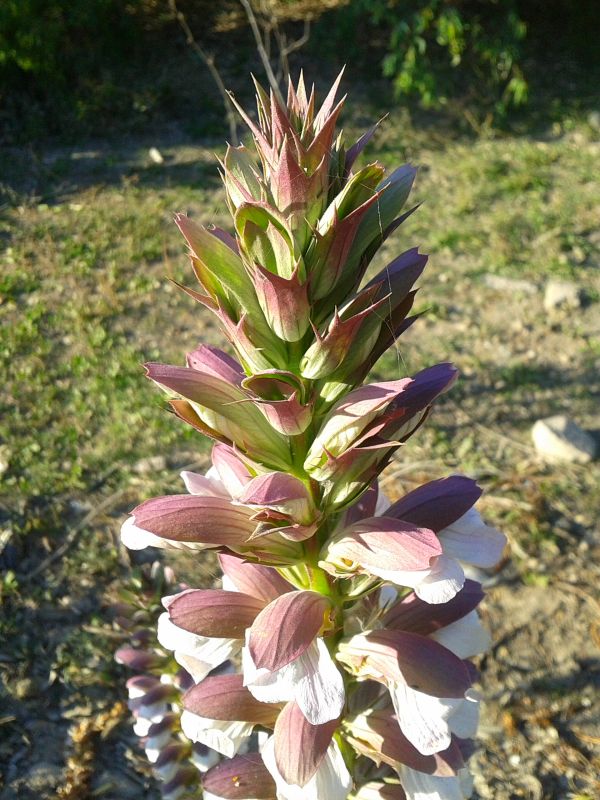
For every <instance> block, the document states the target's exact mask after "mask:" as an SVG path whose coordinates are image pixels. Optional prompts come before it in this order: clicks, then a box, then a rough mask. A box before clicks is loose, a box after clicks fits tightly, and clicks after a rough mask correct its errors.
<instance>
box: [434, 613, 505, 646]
mask: <svg viewBox="0 0 600 800" xmlns="http://www.w3.org/2000/svg"><path fill="white" fill-rule="evenodd" d="M431 638H432V639H435V640H436V642H439V643H440V644H442V645H444V647H446V648H447V649H448V650H450V651H451V652H452V653H454V655H455V656H458V657H459V658H471V657H472V656H477V655H480V654H481V653H485V652H486V651H487V650H488V649H489V647H490V645H491V643H492V638H491V636H490V635H489V633H488V632H487V631H486V629H485V628H484V627H483V625H482V624H481V620H480V619H479V614H478V613H477V611H475V610H473V611H471V612H469V613H468V614H466V615H465V616H464V617H462V618H461V619H457V620H456V622H452V623H450V625H446V627H445V628H440V629H439V630H437V631H434V633H432V634H431Z"/></svg>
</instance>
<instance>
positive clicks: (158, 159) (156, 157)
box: [148, 147, 165, 164]
mask: <svg viewBox="0 0 600 800" xmlns="http://www.w3.org/2000/svg"><path fill="white" fill-rule="evenodd" d="M148 155H149V156H150V160H151V161H153V162H154V163H155V164H164V163H165V157H164V156H163V154H162V153H161V152H160V150H159V149H158V147H151V148H150V149H149V150H148Z"/></svg>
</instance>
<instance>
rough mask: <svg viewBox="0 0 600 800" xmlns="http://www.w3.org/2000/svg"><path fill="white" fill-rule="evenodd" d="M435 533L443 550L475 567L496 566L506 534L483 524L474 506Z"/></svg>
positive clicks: (504, 543) (504, 544) (500, 556)
mask: <svg viewBox="0 0 600 800" xmlns="http://www.w3.org/2000/svg"><path fill="white" fill-rule="evenodd" d="M438 535H439V539H440V542H441V544H442V547H443V548H444V553H447V554H448V555H449V556H453V557H454V558H458V559H459V560H460V561H465V562H466V563H467V564H473V565H474V566H476V567H493V566H495V565H496V564H497V563H498V561H500V559H501V558H502V551H503V550H504V547H505V546H506V536H505V535H504V534H503V533H501V532H500V531H499V530H497V529H496V528H492V527H490V526H489V525H486V524H485V522H484V521H483V519H482V518H481V515H480V513H479V511H477V510H476V509H475V508H470V509H469V510H468V511H467V513H466V514H463V516H462V517H460V519H457V520H456V522H453V523H452V525H449V526H448V527H447V528H444V529H443V530H441V531H440V532H439V534H438Z"/></svg>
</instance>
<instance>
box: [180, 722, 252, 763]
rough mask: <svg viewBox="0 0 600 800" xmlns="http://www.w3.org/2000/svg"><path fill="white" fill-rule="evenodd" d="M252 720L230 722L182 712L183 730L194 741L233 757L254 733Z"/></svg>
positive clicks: (227, 756)
mask: <svg viewBox="0 0 600 800" xmlns="http://www.w3.org/2000/svg"><path fill="white" fill-rule="evenodd" d="M253 727H254V723H252V722H230V721H228V720H220V719H218V720H215V719H208V718H207V717H200V716H199V715H198V714H193V713H192V712H191V711H185V710H184V711H183V712H182V713H181V730H182V731H183V732H184V734H185V735H186V736H187V738H188V739H190V740H191V741H192V742H200V743H201V744H205V745H206V746H207V747H210V748H211V749H212V750H216V751H217V752H218V753H221V754H222V755H224V756H226V758H233V756H234V755H236V753H237V752H238V750H239V749H240V747H241V746H242V744H243V742H244V741H245V740H246V739H247V738H248V736H250V735H251V733H252V728H253Z"/></svg>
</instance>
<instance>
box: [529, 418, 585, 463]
mask: <svg viewBox="0 0 600 800" xmlns="http://www.w3.org/2000/svg"><path fill="white" fill-rule="evenodd" d="M531 438H532V439H533V444H534V445H535V449H536V450H537V452H538V454H539V455H540V456H542V457H543V458H544V459H546V460H547V461H550V462H560V461H569V462H572V463H573V462H574V463H578V464H587V463H589V462H590V461H592V460H593V459H594V457H595V455H596V449H597V446H596V441H595V439H594V438H593V437H592V436H591V435H590V434H589V433H587V431H584V430H583V429H582V428H580V427H579V425H577V424H576V423H575V422H573V420H571V419H569V418H568V417H567V416H566V415H564V414H559V415H557V416H555V417H548V418H547V419H539V420H538V421H537V422H536V423H535V425H534V426H533V428H532V429H531Z"/></svg>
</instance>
